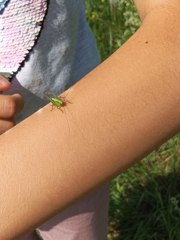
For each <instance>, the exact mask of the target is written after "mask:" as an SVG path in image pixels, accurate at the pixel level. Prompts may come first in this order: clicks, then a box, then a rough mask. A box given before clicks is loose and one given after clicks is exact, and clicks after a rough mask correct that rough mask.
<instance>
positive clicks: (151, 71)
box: [0, 14, 180, 240]
mask: <svg viewBox="0 0 180 240" xmlns="http://www.w3.org/2000/svg"><path fill="white" fill-rule="evenodd" d="M163 17H164V18H166V16H162V18H163ZM156 18H157V19H156ZM162 18H159V15H156V14H155V16H153V17H152V16H150V18H149V19H148V18H147V19H146V21H145V22H144V25H143V26H142V27H141V29H140V30H139V31H138V32H137V33H136V34H135V35H134V37H133V38H131V39H130V40H129V41H128V42H127V43H126V44H125V45H124V46H123V47H122V48H121V49H120V50H118V51H117V52H116V53H115V54H113V55H112V56H111V57H110V58H109V59H108V60H107V61H105V62H104V63H103V64H101V65H100V66H99V67H98V68H96V69H95V70H94V71H93V72H91V73H90V74H89V75H87V76H86V77H85V78H84V79H82V80H81V81H80V82H79V83H78V84H76V85H74V86H73V87H72V88H71V90H69V92H68V96H67V98H68V100H69V101H70V102H72V104H67V106H65V107H64V113H62V112H61V111H60V110H58V109H54V110H53V111H50V109H51V108H50V106H49V105H48V106H46V107H45V108H43V109H42V111H40V112H38V113H36V114H34V115H33V116H31V117H30V118H28V119H27V120H25V121H24V122H22V123H21V124H19V125H18V126H16V127H15V128H13V129H12V130H10V131H9V132H7V133H6V134H4V135H2V136H1V137H0V153H1V155H0V166H1V168H0V169H1V170H0V175H1V180H0V184H1V193H0V206H1V208H0V219H1V224H0V239H3V240H9V239H15V236H18V235H20V234H22V233H23V232H25V231H27V230H28V229H30V228H34V227H35V226H38V225H39V224H40V223H42V222H43V221H44V220H46V219H47V218H48V217H50V216H51V215H53V214H55V213H56V212H57V211H58V210H62V209H63V208H64V207H66V206H67V205H68V204H70V203H71V202H72V201H74V200H76V199H77V198H79V197H80V196H82V195H83V194H85V193H86V192H87V191H90V190H92V189H93V188H95V187H97V186H98V185H99V184H101V183H102V182H104V181H107V180H108V179H110V178H112V177H113V176H114V175H116V174H117V173H120V172H122V171H123V170H125V169H127V167H128V166H131V165H132V164H133V163H135V162H136V161H137V160H140V159H141V158H142V157H144V156H145V155H146V154H147V153H149V152H150V151H151V150H153V149H154V148H155V147H156V146H158V145H159V144H161V143H162V142H164V141H165V140H166V139H168V138H169V137H171V136H172V135H173V134H175V133H176V132H177V131H179V128H180V109H179V104H180V81H179V76H180V71H179V69H178V64H177V66H176V64H175V61H178V60H180V54H179V57H178V56H177V51H175V45H176V44H177V43H178V42H179V40H178V39H177V35H176V34H177V32H176V33H175V32H174V33H173V32H172V31H171V34H170V35H168V37H169V38H171V39H169V40H168V39H166V36H167V35H166V34H168V33H167V31H166V30H165V26H166V27H168V26H167V24H166V23H164V20H165V19H162ZM160 19H161V21H160ZM170 20H172V21H173V18H172V19H170ZM168 22H169V19H168ZM162 24H164V30H163V28H162V26H161V25H162ZM168 24H171V23H170V22H169V23H168ZM176 24H177V23H176ZM169 26H170V25H169ZM160 29H162V31H164V32H162V34H161V37H160V38H158V39H157V37H156V36H157V34H158V33H159V31H160ZM173 34H174V35H175V36H174V35H173ZM179 38H180V37H179ZM176 41H177V42H176ZM173 50H174V53H175V55H173V54H172V51H173ZM176 50H177V49H176ZM178 58H179V59H178ZM172 63H173V64H172ZM176 67H177V69H176ZM176 70H177V71H176Z"/></svg>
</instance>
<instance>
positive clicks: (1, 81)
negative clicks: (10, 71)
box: [0, 75, 9, 86]
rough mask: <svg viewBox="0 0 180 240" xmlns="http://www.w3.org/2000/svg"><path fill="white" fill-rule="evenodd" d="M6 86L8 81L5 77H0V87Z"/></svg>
mask: <svg viewBox="0 0 180 240" xmlns="http://www.w3.org/2000/svg"><path fill="white" fill-rule="evenodd" d="M7 85H9V81H8V80H7V79H6V78H5V77H3V76H1V75H0V86H7Z"/></svg>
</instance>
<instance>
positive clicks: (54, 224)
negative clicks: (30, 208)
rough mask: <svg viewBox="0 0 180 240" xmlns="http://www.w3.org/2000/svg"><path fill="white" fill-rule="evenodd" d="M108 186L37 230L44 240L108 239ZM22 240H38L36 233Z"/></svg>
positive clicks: (91, 194)
mask: <svg viewBox="0 0 180 240" xmlns="http://www.w3.org/2000/svg"><path fill="white" fill-rule="evenodd" d="M107 219H108V185H104V186H102V187H101V188H100V189H98V190H96V191H95V192H93V193H90V194H89V195H88V196H86V197H85V198H83V199H82V200H80V201H79V202H77V203H75V204H74V205H73V206H71V207H70V208H68V209H66V210H65V211H63V212H61V213H59V214H58V215H57V216H55V217H54V218H52V219H50V220H49V221H48V222H46V223H44V224H43V225H42V226H40V227H39V228H38V229H37V230H38V232H39V234H40V236H41V237H42V239H43V240H105V239H107ZM22 240H38V238H37V236H36V234H35V232H34V233H31V234H29V235H26V236H25V237H24V238H22Z"/></svg>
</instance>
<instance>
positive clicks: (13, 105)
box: [0, 94, 24, 119]
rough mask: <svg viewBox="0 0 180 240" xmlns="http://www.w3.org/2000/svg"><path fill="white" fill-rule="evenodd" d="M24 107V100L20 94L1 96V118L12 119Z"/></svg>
mask: <svg viewBox="0 0 180 240" xmlns="http://www.w3.org/2000/svg"><path fill="white" fill-rule="evenodd" d="M23 106H24V101H23V98H22V96H21V95H20V94H14V95H0V118H1V119H8V118H12V117H14V116H15V115H16V113H18V112H19V111H21V110H22V108H23Z"/></svg>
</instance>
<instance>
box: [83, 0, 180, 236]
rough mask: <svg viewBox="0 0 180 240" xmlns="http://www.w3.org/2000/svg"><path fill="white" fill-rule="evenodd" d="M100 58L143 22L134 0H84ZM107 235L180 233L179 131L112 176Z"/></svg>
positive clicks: (179, 234)
mask: <svg viewBox="0 0 180 240" xmlns="http://www.w3.org/2000/svg"><path fill="white" fill-rule="evenodd" d="M85 3H86V14H87V18H88V20H89V24H90V26H91V28H92V30H93V32H94V34H95V36H96V39H97V44H98V48H99V51H100V54H101V57H102V60H104V59H105V58H107V57H108V56H109V55H110V54H111V53H112V52H114V51H115V50H116V49H117V48H118V47H120V46H121V45H122V44H123V43H124V42H125V41H126V40H127V39H128V38H129V37H130V36H131V35H132V34H133V33H134V32H135V31H136V30H137V28H138V27H139V26H140V21H139V18H138V14H137V12H136V9H135V7H134V4H133V2H132V1H130V0H109V1H108V0H85ZM108 239H109V240H179V239H180V135H177V136H175V137H174V138H172V139H170V140H169V141H168V142H167V143H165V144H163V145H162V146H161V147H160V148H159V149H157V150H156V151H154V152H153V153H151V154H150V155H149V156H148V157H147V158H145V159H143V160H142V161H141V162H140V163H138V164H136V165H135V166H134V167H132V168H130V169H129V170H128V171H126V172H125V173H123V174H121V175H119V176H118V177H117V178H116V179H114V181H112V184H111V189H110V210H109V233H108Z"/></svg>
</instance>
